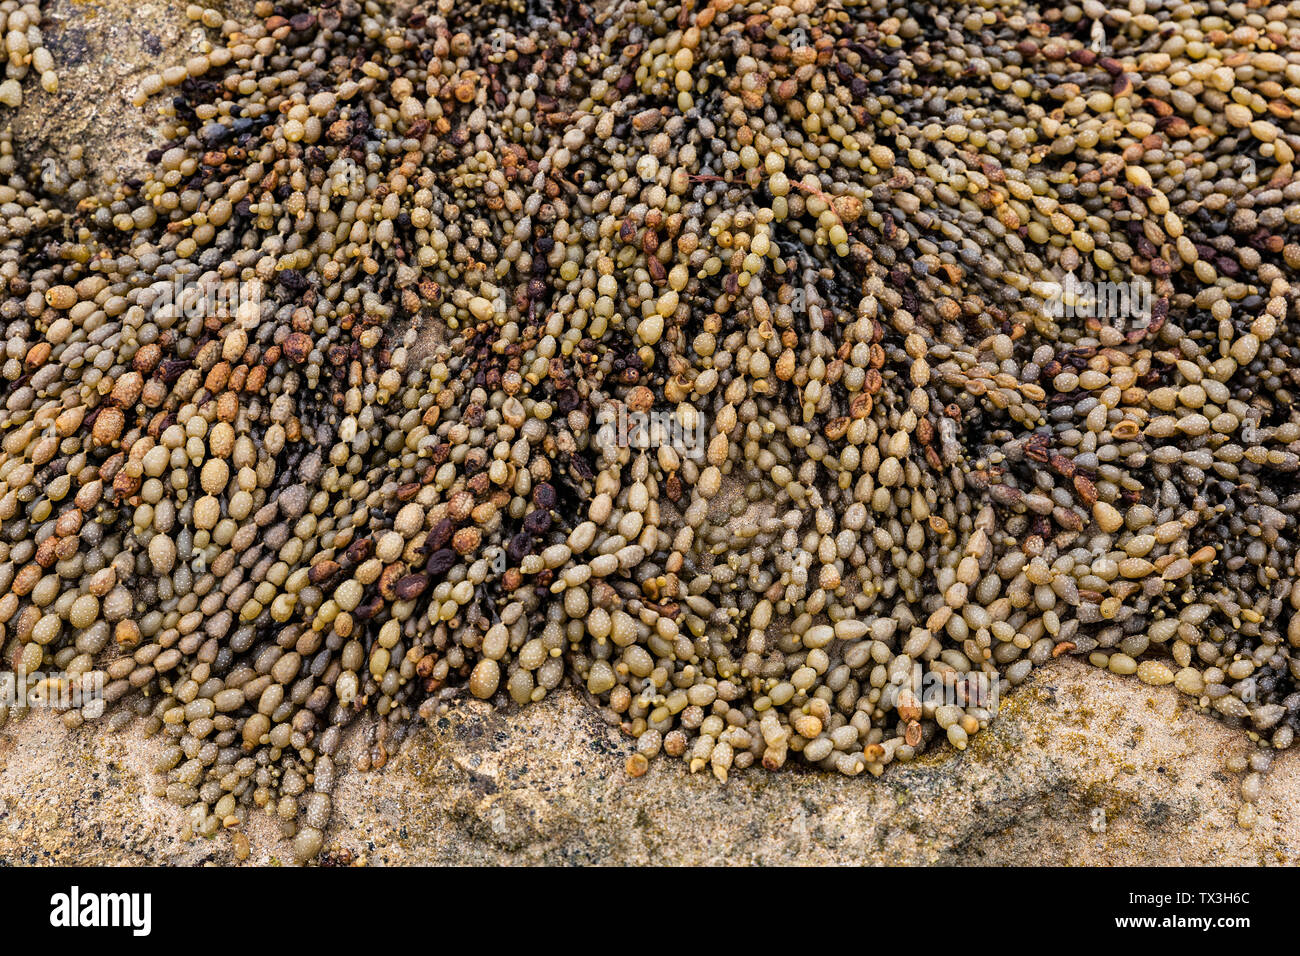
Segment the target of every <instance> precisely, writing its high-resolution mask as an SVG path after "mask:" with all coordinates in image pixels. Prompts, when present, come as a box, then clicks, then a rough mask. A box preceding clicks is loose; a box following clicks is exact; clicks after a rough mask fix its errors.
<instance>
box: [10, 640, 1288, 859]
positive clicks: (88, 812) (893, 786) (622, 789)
mask: <svg viewBox="0 0 1300 956" xmlns="http://www.w3.org/2000/svg"><path fill="white" fill-rule="evenodd" d="M365 732H366V728H365V727H359V728H358V729H357V730H356V731H355V732H354V733H353V734H352V735H351V736H350V737H349V739H348V742H347V744H346V745H345V747H344V754H343V757H342V759H341V761H340V766H342V767H347V766H350V765H351V762H352V758H353V757H355V755H356V754H357V753H359V752H360V750H361V748H362V745H363V744H364V739H365ZM1251 746H1253V745H1252V744H1250V743H1249V741H1248V740H1247V739H1246V738H1245V736H1244V735H1243V734H1242V733H1241V732H1239V731H1235V730H1232V729H1230V728H1227V727H1224V726H1223V725H1222V724H1220V723H1218V722H1217V721H1215V720H1213V719H1211V718H1209V717H1207V716H1205V715H1203V714H1199V713H1197V712H1196V711H1195V709H1194V708H1192V707H1191V706H1189V705H1188V704H1187V703H1186V702H1185V698H1183V697H1182V696H1181V695H1180V694H1179V693H1178V692H1177V691H1175V690H1173V689H1172V688H1170V687H1159V688H1153V687H1147V686H1145V685H1143V684H1140V683H1138V682H1137V681H1135V680H1132V679H1123V678H1118V677H1115V676H1113V675H1110V674H1107V673H1104V672H1101V671H1098V670H1096V669H1094V668H1091V667H1089V666H1087V665H1086V664H1083V663H1080V662H1078V661H1073V660H1063V661H1057V662H1054V663H1053V664H1051V665H1049V666H1048V667H1045V668H1043V669H1042V670H1040V671H1039V672H1038V673H1037V674H1035V675H1034V676H1033V677H1032V678H1031V680H1030V681H1029V682H1027V683H1026V684H1025V685H1023V686H1022V687H1020V688H1018V689H1017V690H1016V691H1015V692H1014V693H1013V694H1011V695H1010V696H1009V697H1008V698H1007V699H1006V700H1005V701H1004V702H1003V705H1002V710H1001V713H1000V714H999V717H998V720H997V721H996V723H994V725H993V726H992V728H991V729H990V730H989V731H988V732H987V733H984V734H980V735H978V736H977V737H975V738H974V740H973V741H972V744H971V746H970V748H969V749H967V750H966V751H965V752H964V753H957V752H955V751H953V750H952V749H951V748H950V747H947V746H946V745H945V746H944V747H943V748H942V749H939V750H937V751H936V752H934V753H933V754H931V755H929V756H927V757H926V758H925V759H924V760H922V761H919V762H917V763H914V764H911V765H907V766H903V765H898V766H893V767H890V768H889V770H888V771H887V772H886V773H885V775H884V776H883V777H881V778H879V779H873V778H871V777H857V778H852V779H850V778H845V777H840V776H837V775H827V774H822V773H817V772H813V771H799V770H794V771H789V770H787V771H782V772H779V773H766V772H763V771H758V770H750V771H746V772H742V773H733V774H732V777H731V780H730V781H729V782H728V783H727V784H726V785H725V786H724V785H722V784H720V783H718V782H717V781H716V780H714V779H713V777H712V776H711V775H709V774H696V775H691V774H689V773H688V772H687V771H686V768H685V766H684V765H683V764H682V763H681V762H680V761H674V760H667V759H661V760H657V761H653V762H652V764H651V767H650V771H649V773H647V774H646V775H645V776H644V777H640V778H637V779H633V778H631V777H629V776H628V775H627V773H626V771H625V770H624V766H623V765H624V761H625V759H626V757H627V754H628V753H630V747H629V742H628V741H627V740H626V739H624V738H623V737H621V735H620V734H619V733H618V732H617V730H616V729H614V728H611V727H608V726H607V725H606V724H605V723H604V722H603V721H602V720H601V718H600V715H599V714H598V712H597V711H596V710H595V708H594V707H592V706H591V705H590V704H589V703H588V702H587V701H586V700H584V699H583V698H582V697H580V696H579V694H578V693H577V692H573V691H566V692H564V693H561V694H558V695H556V696H554V697H553V698H551V699H548V700H546V701H544V702H543V703H541V704H538V705H535V706H532V707H529V708H526V709H523V710H520V709H514V708H512V709H510V710H506V711H493V710H491V709H490V708H489V707H488V706H487V705H485V704H483V703H481V702H479V701H474V700H466V701H464V702H463V703H459V704H457V705H456V706H454V707H453V709H452V711H451V713H450V714H449V715H448V716H446V717H444V718H440V719H439V720H437V721H436V722H435V725H434V726H432V727H430V728H427V729H422V730H420V731H418V732H417V733H415V734H413V735H412V737H411V738H410V739H409V740H408V741H407V742H406V743H405V744H404V745H403V746H402V747H401V748H400V749H399V750H398V752H397V753H396V754H395V755H394V756H393V757H392V758H391V759H390V761H389V763H388V766H387V767H385V768H384V769H383V770H382V771H371V772H368V773H360V772H356V771H350V772H347V773H345V774H344V775H343V776H342V779H341V781H340V784H339V788H338V791H337V793H336V796H335V814H334V824H333V827H332V829H331V831H330V833H329V835H328V838H327V849H333V850H344V849H345V850H348V851H350V852H351V853H352V854H353V855H354V856H355V857H364V859H365V860H366V862H368V863H369V864H371V865H377V864H386V865H397V864H433V863H457V864H525V863H545V864H582V863H602V864H655V863H660V864H691V863H705V864H731V865H735V864H777V863H785V864H860V863H870V864H886V863H953V864H960V863H976V864H979V863H983V864H1030V863H1062V864H1066V863H1068V864H1099V863H1111V864H1153V865H1154V864H1202V865H1204V864H1295V863H1296V862H1298V861H1300V815H1297V814H1296V812H1295V811H1296V808H1297V806H1300V763H1298V762H1297V761H1296V760H1295V759H1294V755H1293V754H1284V755H1281V756H1280V758H1279V759H1278V760H1277V761H1276V762H1275V765H1274V768H1273V770H1272V771H1271V772H1270V773H1269V774H1268V776H1267V777H1266V778H1265V786H1264V794H1263V796H1262V798H1261V800H1260V803H1259V804H1258V808H1259V817H1258V820H1257V822H1256V824H1255V826H1254V828H1253V829H1250V830H1245V829H1242V828H1240V827H1239V826H1238V825H1237V823H1236V815H1237V810H1238V807H1239V806H1240V803H1239V800H1240V798H1239V796H1238V789H1239V785H1240V778H1239V776H1237V775H1233V774H1227V773H1224V772H1223V761H1224V758H1225V757H1227V756H1228V755H1230V754H1234V753H1238V754H1242V755H1245V754H1247V753H1249V748H1250V747H1251ZM160 747H161V744H160V742H159V740H158V739H156V738H155V739H147V738H145V737H143V736H142V735H141V734H139V733H138V732H136V731H133V730H130V729H128V730H126V731H124V732H122V733H119V734H116V735H111V734H110V735H96V734H94V733H93V732H91V731H90V730H89V729H82V730H79V731H76V732H74V733H69V732H67V731H64V730H63V728H62V725H61V724H59V723H58V721H57V720H56V719H55V718H53V717H52V716H50V715H49V714H46V713H33V714H31V715H29V716H28V717H27V718H25V719H24V720H23V721H21V722H19V723H12V722H11V723H10V724H9V725H7V726H6V727H5V728H4V730H3V731H0V864H3V863H10V864H32V863H41V862H60V863H130V864H140V863H181V864H199V863H208V862H212V863H221V864H229V863H233V862H235V856H234V850H233V845H232V841H231V837H230V835H228V834H221V835H219V836H217V837H216V838H214V839H212V840H203V839H198V840H192V841H188V842H186V841H183V840H182V839H181V832H182V829H183V826H184V814H183V812H182V811H181V810H179V809H177V808H175V807H172V806H170V805H169V804H167V803H166V802H165V801H163V800H160V799H158V798H156V797H153V796H150V790H151V784H152V783H153V777H152V775H151V773H150V771H149V766H150V764H151V762H152V757H153V755H154V754H155V753H156V752H157V751H158V750H159V749H160ZM248 836H249V839H250V843H251V846H252V853H251V855H250V857H249V862H250V863H263V864H265V863H275V862H280V861H288V860H290V859H292V854H291V853H290V851H289V847H288V844H287V843H286V842H284V841H282V840H280V839H278V833H277V826H276V824H275V822H274V821H273V820H271V819H269V818H268V819H265V820H255V821H254V822H253V825H252V826H250V828H249V831H248Z"/></svg>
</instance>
